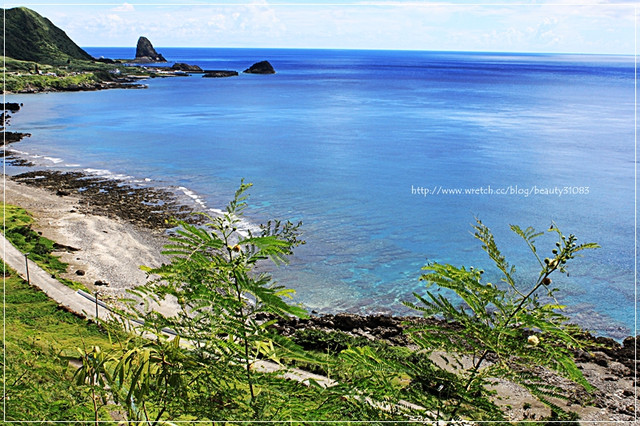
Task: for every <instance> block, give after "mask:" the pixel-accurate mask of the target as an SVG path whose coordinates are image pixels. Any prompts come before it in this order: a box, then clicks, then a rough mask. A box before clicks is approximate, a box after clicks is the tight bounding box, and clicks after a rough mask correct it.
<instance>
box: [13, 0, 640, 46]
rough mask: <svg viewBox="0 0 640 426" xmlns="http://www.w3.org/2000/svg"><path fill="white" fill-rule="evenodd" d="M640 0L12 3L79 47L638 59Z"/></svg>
mask: <svg viewBox="0 0 640 426" xmlns="http://www.w3.org/2000/svg"><path fill="white" fill-rule="evenodd" d="M637 5H640V2H639V1H637V0H636V1H623V0H618V1H611V0H580V1H578V0H557V1H556V0H554V1H551V0H540V1H535V0H531V1H522V2H517V3H516V2H513V1H508V0H497V1H495V2H484V3H482V2H478V1H469V0H466V1H465V0H457V1H456V0H449V1H447V0H443V1H395V0H385V1H352V0H349V1H347V0H332V1H322V0H315V1H313V3H311V2H304V1H301V0H277V1H276V0H273V1H271V0H255V1H232V0H227V1H222V0H220V1H217V0H201V1H178V0H173V1H167V0H130V1H128V2H110V1H108V0H103V1H97V0H89V1H86V0H85V1H76V0H66V1H65V0H62V1H60V0H59V1H47V0H44V1H43V0H40V1H28V0H27V1H23V2H20V3H17V2H16V3H13V2H7V1H5V7H13V6H26V7H29V8H32V9H34V10H36V11H37V12H38V13H40V14H41V15H44V16H46V17H48V18H49V19H51V21H53V23H54V24H56V25H57V26H59V27H61V28H62V29H64V30H65V31H66V32H67V34H68V35H69V36H70V37H71V38H72V39H73V40H74V41H76V42H77V43H78V44H79V45H80V46H84V47H88V46H132V47H133V46H135V44H136V41H137V39H138V37H139V36H141V35H144V36H146V37H148V38H149V39H150V40H151V41H152V43H153V44H154V46H156V47H169V46H189V47H283V48H338V49H407V50H454V51H455V50H457V51H492V52H553V53H610V54H633V53H634V49H635V44H634V42H635V40H634V38H635V17H636V10H635V7H636V6H637Z"/></svg>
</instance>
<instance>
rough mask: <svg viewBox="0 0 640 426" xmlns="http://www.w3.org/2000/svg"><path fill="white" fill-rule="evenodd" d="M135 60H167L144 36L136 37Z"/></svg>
mask: <svg viewBox="0 0 640 426" xmlns="http://www.w3.org/2000/svg"><path fill="white" fill-rule="evenodd" d="M135 61H136V62H167V60H166V59H165V58H164V56H162V55H161V54H159V53H158V52H156V49H154V48H153V45H152V44H151V42H150V41H149V39H148V38H146V37H140V38H139V39H138V46H137V47H136V59H135Z"/></svg>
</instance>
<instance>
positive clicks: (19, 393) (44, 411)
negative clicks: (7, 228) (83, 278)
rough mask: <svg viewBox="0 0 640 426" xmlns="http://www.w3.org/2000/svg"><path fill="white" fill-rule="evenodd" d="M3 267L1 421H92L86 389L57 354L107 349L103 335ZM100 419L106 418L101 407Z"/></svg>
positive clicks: (105, 413) (106, 342)
mask: <svg viewBox="0 0 640 426" xmlns="http://www.w3.org/2000/svg"><path fill="white" fill-rule="evenodd" d="M4 268H5V271H6V273H5V279H4V292H5V316H6V322H5V324H4V327H5V329H4V331H5V334H6V340H5V347H6V358H4V359H3V360H2V361H3V365H4V367H5V371H6V376H5V382H4V383H5V385H6V390H7V391H6V396H5V402H6V412H4V413H3V414H4V415H6V420H7V421H45V420H47V421H52V420H70V421H71V420H84V421H88V420H92V419H93V418H94V412H93V403H92V401H91V399H90V396H89V393H88V392H87V391H86V389H85V388H82V387H77V386H76V385H75V383H74V381H73V373H74V371H75V367H71V366H69V364H68V361H67V360H66V359H63V358H62V357H61V355H62V354H64V353H66V352H68V351H69V349H70V348H75V347H80V348H82V347H91V346H94V345H100V346H102V347H110V346H111V342H110V341H109V338H108V336H107V335H106V334H105V333H104V332H102V331H101V330H100V329H99V327H98V326H97V325H96V324H91V323H88V322H87V321H86V320H83V319H81V318H79V317H77V316H75V315H73V314H70V313H69V312H66V311H63V310H61V309H60V308H59V307H58V305H57V304H56V303H55V302H53V301H52V300H50V299H49V298H48V297H47V296H46V295H45V294H44V293H42V292H41V291H39V290H37V289H34V288H33V287H30V286H29V285H27V283H25V282H24V281H23V280H22V279H21V278H19V277H18V276H17V274H16V273H15V272H14V271H13V270H9V269H7V267H6V265H5V266H4ZM7 275H8V276H7ZM0 356H2V355H0ZM3 409H4V408H3V407H2V406H0V411H2V410H3ZM101 418H102V419H110V418H111V417H110V416H109V414H108V412H107V411H106V410H103V412H102V413H101Z"/></svg>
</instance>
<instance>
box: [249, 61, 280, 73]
mask: <svg viewBox="0 0 640 426" xmlns="http://www.w3.org/2000/svg"><path fill="white" fill-rule="evenodd" d="M243 72H244V73H247V74H275V73H276V70H274V69H273V66H272V65H271V64H270V63H269V61H261V62H256V63H255V64H253V65H251V66H250V67H249V68H247V69H246V70H244V71H243Z"/></svg>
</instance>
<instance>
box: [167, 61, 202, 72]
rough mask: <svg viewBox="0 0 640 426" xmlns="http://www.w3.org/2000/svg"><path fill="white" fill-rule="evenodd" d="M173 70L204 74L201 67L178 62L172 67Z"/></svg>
mask: <svg viewBox="0 0 640 426" xmlns="http://www.w3.org/2000/svg"><path fill="white" fill-rule="evenodd" d="M171 69H172V70H175V71H187V72H204V71H202V68H200V67H199V66H197V65H189V64H185V63H184V62H176V63H175V64H173V65H172V66H171Z"/></svg>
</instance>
